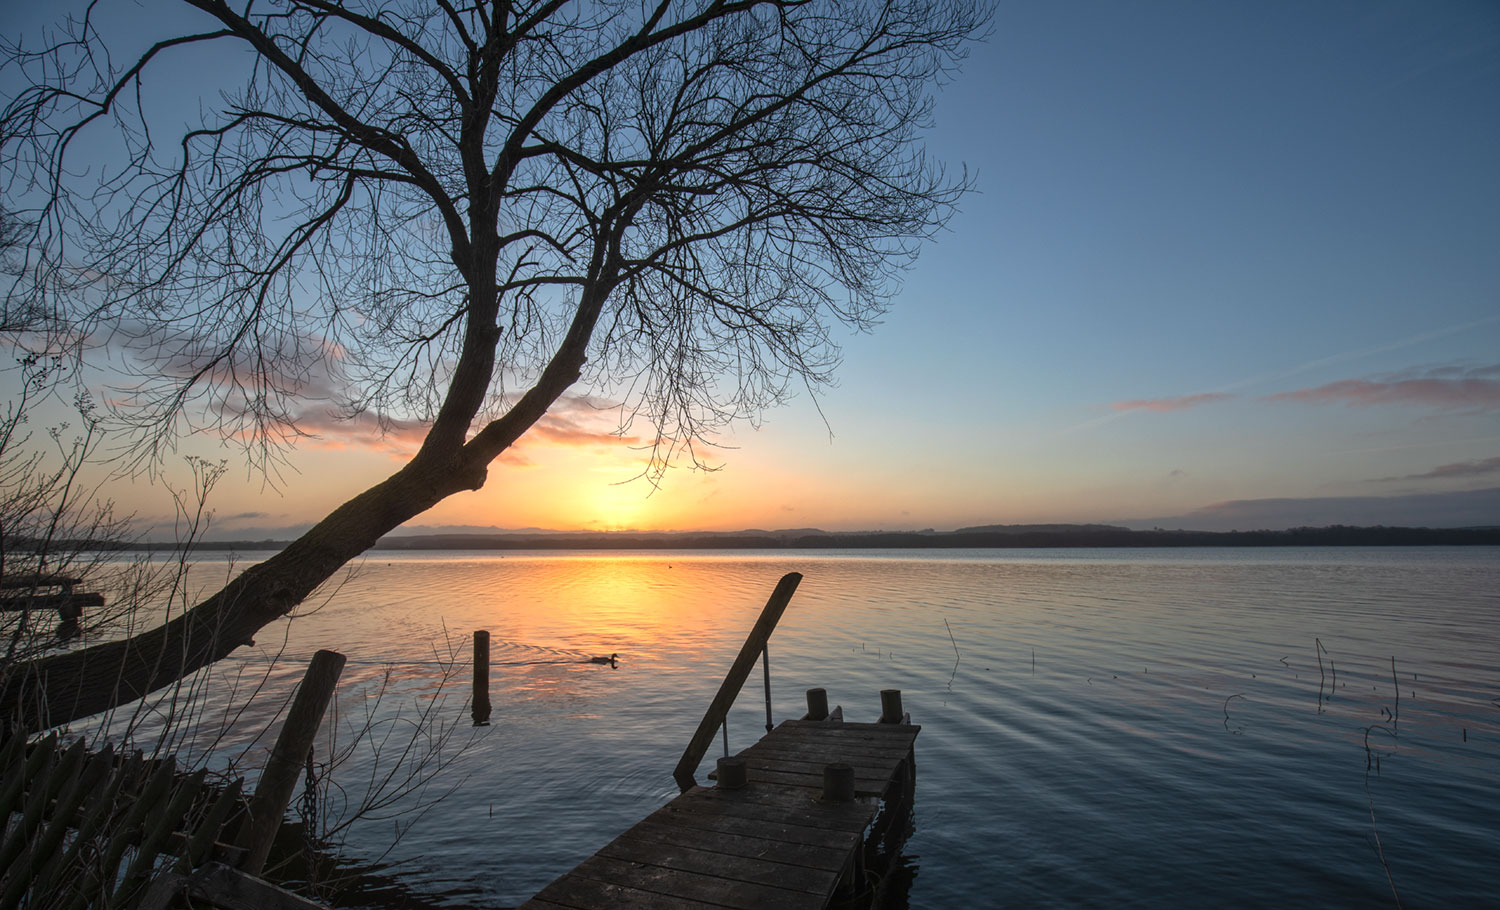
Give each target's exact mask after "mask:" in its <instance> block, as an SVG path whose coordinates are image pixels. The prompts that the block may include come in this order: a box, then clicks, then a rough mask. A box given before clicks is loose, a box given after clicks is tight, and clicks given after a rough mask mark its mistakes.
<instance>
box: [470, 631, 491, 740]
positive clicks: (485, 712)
mask: <svg viewBox="0 0 1500 910" xmlns="http://www.w3.org/2000/svg"><path fill="white" fill-rule="evenodd" d="M473 716H474V726H476V727H488V726H489V725H490V633H488V632H486V631H484V630H482V629H481V630H480V631H478V632H475V633H474V699H473Z"/></svg>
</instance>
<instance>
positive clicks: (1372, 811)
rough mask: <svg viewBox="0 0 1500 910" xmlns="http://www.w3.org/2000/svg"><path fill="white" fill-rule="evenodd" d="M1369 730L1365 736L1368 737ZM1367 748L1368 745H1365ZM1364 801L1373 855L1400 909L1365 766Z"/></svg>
mask: <svg viewBox="0 0 1500 910" xmlns="http://www.w3.org/2000/svg"><path fill="white" fill-rule="evenodd" d="M1369 736H1370V732H1369V730H1366V731H1365V738H1366V739H1369ZM1366 748H1368V746H1366ZM1365 801H1366V802H1367V803H1369V805H1370V830H1371V831H1372V832H1373V833H1374V834H1375V855H1376V856H1378V857H1380V866H1381V868H1382V869H1384V870H1385V880H1386V881H1387V882H1388V883H1390V886H1391V897H1392V898H1393V899H1394V900H1395V901H1396V910H1401V895H1400V894H1399V893H1398V892H1397V891H1396V879H1395V878H1393V877H1392V876H1391V865H1390V863H1387V862H1386V861H1385V848H1384V847H1382V846H1381V845H1380V826H1379V825H1377V824H1376V823H1375V798H1374V797H1373V796H1371V795H1370V770H1369V768H1368V767H1366V768H1365Z"/></svg>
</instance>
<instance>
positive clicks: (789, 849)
mask: <svg viewBox="0 0 1500 910" xmlns="http://www.w3.org/2000/svg"><path fill="white" fill-rule="evenodd" d="M690 818H692V816H691V815H687V814H680V815H677V816H675V817H674V819H673V823H668V822H662V821H657V820H655V817H654V816H653V817H650V818H647V819H646V820H645V821H643V822H640V823H639V824H637V825H636V826H635V827H633V828H631V829H630V830H629V831H627V832H625V833H626V835H627V836H630V837H633V838H636V839H637V840H644V841H648V842H650V843H658V844H670V845H673V846H679V847H696V848H698V849H700V850H706V851H709V852H711V853H723V854H726V855H730V856H743V857H747V858H750V859H758V860H767V861H769V862H775V863H785V864H787V865H791V866H805V867H807V868H811V869H823V870H826V871H829V872H838V871H840V870H841V869H843V868H844V863H845V862H846V861H847V860H848V859H849V851H850V850H851V849H853V848H854V846H856V845H857V843H856V839H854V838H850V839H849V844H848V845H847V847H844V848H842V849H841V848H840V847H831V846H828V845H827V841H828V837H827V836H826V835H825V836H824V837H823V838H821V839H819V840H818V841H817V842H815V843H811V844H809V843H801V842H788V841H786V840H782V839H781V838H779V837H777V836H776V835H777V834H779V833H781V832H782V831H784V830H786V828H785V826H780V827H778V826H771V825H759V824H757V823H756V822H753V821H750V820H747V819H735V820H734V823H733V824H731V825H720V826H718V827H713V826H706V827H705V826H689V825H687V824H684V823H683V822H684V821H685V820H686V819H690ZM756 829H758V830H759V833H752V832H753V831H755V830H756ZM814 830H816V829H814Z"/></svg>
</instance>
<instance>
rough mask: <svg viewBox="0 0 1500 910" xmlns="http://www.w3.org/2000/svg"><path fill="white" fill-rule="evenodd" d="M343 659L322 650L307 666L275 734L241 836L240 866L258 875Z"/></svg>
mask: <svg viewBox="0 0 1500 910" xmlns="http://www.w3.org/2000/svg"><path fill="white" fill-rule="evenodd" d="M344 661H345V657H344V655H342V654H340V653H338V652H337V651H319V652H318V653H316V654H314V655H313V659H312V662H311V663H309V664H308V665H307V673H306V674H304V675H303V677H302V685H300V686H299V687H298V688H297V697H296V698H294V699H292V709H291V710H290V711H288V712H287V715H286V723H284V724H282V725H281V735H280V736H278V737H276V746H275V747H274V748H273V749H272V750H271V757H270V758H269V759H267V760H266V767H265V770H263V771H261V774H260V782H259V783H258V784H256V785H255V795H254V796H253V797H251V798H250V811H249V816H248V817H247V818H246V819H245V824H244V827H243V828H242V829H241V834H240V838H239V840H240V846H242V847H244V848H245V851H246V852H245V859H244V862H242V863H241V864H240V869H241V870H243V871H244V872H247V873H249V874H251V875H259V874H260V872H261V869H263V868H264V867H265V865H266V855H267V854H269V853H270V852H271V842H272V841H273V840H275V839H276V832H277V830H278V829H280V827H281V820H282V818H283V817H284V816H285V815H286V807H287V803H289V802H290V801H291V798H292V791H293V790H295V789H296V787H297V779H298V778H299V777H301V775H302V768H303V765H304V763H305V762H306V761H307V752H308V750H309V749H311V748H312V744H313V738H314V737H315V736H316V735H317V733H318V726H319V725H320V724H322V722H323V711H324V709H326V708H327V707H328V701H329V699H331V698H332V697H333V687H334V686H335V685H337V684H338V681H339V674H341V673H343V672H344Z"/></svg>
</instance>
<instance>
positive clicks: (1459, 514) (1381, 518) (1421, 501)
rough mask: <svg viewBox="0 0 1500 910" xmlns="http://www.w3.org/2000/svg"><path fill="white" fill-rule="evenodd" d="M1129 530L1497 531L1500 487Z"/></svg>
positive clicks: (1249, 503)
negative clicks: (1360, 528)
mask: <svg viewBox="0 0 1500 910" xmlns="http://www.w3.org/2000/svg"><path fill="white" fill-rule="evenodd" d="M1119 524H1123V525H1125V526H1127V527H1132V528H1155V527H1161V528H1187V529H1192V530H1197V531H1235V530H1238V531H1253V530H1263V529H1271V530H1280V529H1283V528H1296V527H1323V526H1326V525H1386V526H1391V527H1426V528H1461V527H1473V526H1487V525H1500V487H1489V488H1486V489H1482V490H1464V491H1455V492H1445V493H1410V494H1406V495H1400V496H1321V497H1307V498H1290V497H1288V498H1281V499H1234V500H1229V501H1226V502H1216V503H1213V504H1211V505H1206V506H1204V507H1202V508H1200V509H1195V510H1193V511H1192V512H1189V513H1187V514H1185V515H1173V516H1169V517H1165V518H1143V519H1130V520H1127V521H1121V522H1119Z"/></svg>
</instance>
